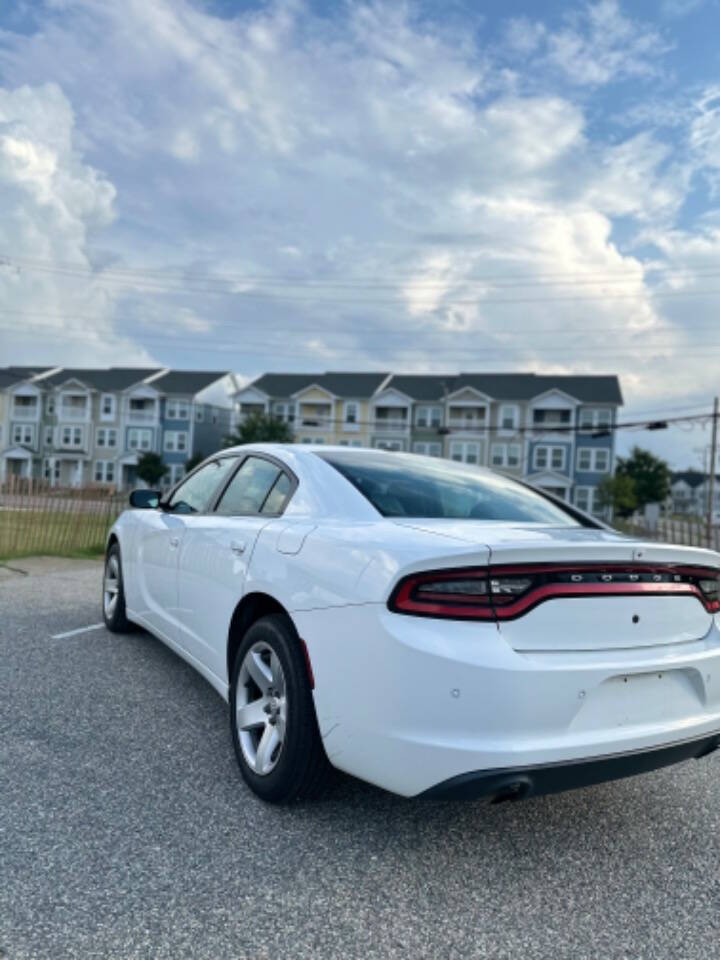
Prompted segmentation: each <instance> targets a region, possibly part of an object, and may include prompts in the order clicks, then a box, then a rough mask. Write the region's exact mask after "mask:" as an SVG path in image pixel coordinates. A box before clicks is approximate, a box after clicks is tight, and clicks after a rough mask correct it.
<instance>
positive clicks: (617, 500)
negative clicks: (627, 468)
mask: <svg viewBox="0 0 720 960" xmlns="http://www.w3.org/2000/svg"><path fill="white" fill-rule="evenodd" d="M597 495H598V501H599V504H600V506H601V507H612V512H613V516H615V517H629V516H631V515H632V514H633V513H634V512H635V510H636V509H637V505H638V502H637V497H636V496H635V481H634V480H633V478H632V477H629V476H627V475H626V474H621V473H616V474H615V476H614V477H606V478H605V479H604V480H603V481H602V483H601V484H600V486H599V487H598V493H597Z"/></svg>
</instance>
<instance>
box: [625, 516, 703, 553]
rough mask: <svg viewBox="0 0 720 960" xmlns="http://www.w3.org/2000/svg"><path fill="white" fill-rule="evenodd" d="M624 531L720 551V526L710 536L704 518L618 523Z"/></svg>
mask: <svg viewBox="0 0 720 960" xmlns="http://www.w3.org/2000/svg"><path fill="white" fill-rule="evenodd" d="M617 526H618V529H620V530H622V532H623V533H628V534H631V535H632V536H636V537H642V538H643V539H646V540H660V541H662V542H663V543H680V544H683V545H684V546H687V547H709V548H710V549H711V550H718V551H720V528H718V527H713V530H712V535H711V536H710V538H708V533H707V524H706V523H705V522H704V521H703V520H700V519H698V520H673V519H671V518H666V517H661V518H660V519H659V520H658V522H657V525H656V526H655V527H652V528H651V527H650V526H648V525H647V524H644V523H638V522H634V523H623V524H622V525H620V524H617Z"/></svg>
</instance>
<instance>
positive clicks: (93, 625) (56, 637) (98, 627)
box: [50, 623, 105, 640]
mask: <svg viewBox="0 0 720 960" xmlns="http://www.w3.org/2000/svg"><path fill="white" fill-rule="evenodd" d="M104 626H105V624H104V623H91V624H90V626H89V627H78V628H77V630H68V631H67V633H55V634H53V635H52V636H51V637H50V639H51V640H64V639H65V638H66V637H76V636H77V635H78V634H79V633H89V632H90V631H91V630H102V629H103V627H104Z"/></svg>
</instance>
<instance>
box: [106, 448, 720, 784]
mask: <svg viewBox="0 0 720 960" xmlns="http://www.w3.org/2000/svg"><path fill="white" fill-rule="evenodd" d="M130 502H131V506H132V507H133V508H134V509H131V510H128V511H126V512H125V513H123V514H122V516H121V517H120V518H119V519H118V521H117V522H116V524H115V525H114V527H113V528H112V530H111V532H110V535H109V539H108V544H107V559H106V566H105V576H104V584H103V608H104V617H105V622H106V624H107V626H108V628H109V629H110V630H113V631H117V632H121V631H123V630H126V629H129V628H130V627H131V625H132V624H139V625H140V626H142V627H144V628H146V629H147V630H149V631H150V632H151V633H153V634H155V635H156V636H157V637H159V638H160V639H161V640H163V641H164V642H165V643H167V644H168V646H170V647H171V648H172V649H173V650H175V651H176V652H177V653H178V654H180V656H182V657H184V658H185V659H186V660H187V661H188V662H189V663H190V664H192V666H193V667H195V668H196V669H197V670H198V671H199V672H200V673H201V674H202V675H203V676H204V677H205V678H206V679H207V680H208V681H209V682H210V683H211V684H212V685H213V686H214V687H215V689H216V690H217V691H218V693H219V694H220V695H221V696H222V697H223V698H224V699H225V700H227V701H229V704H230V718H231V728H232V737H233V741H234V745H235V750H236V753H237V758H238V761H239V765H240V770H241V771H242V775H243V777H244V779H245V780H246V782H247V783H248V784H249V786H250V787H251V788H252V789H253V790H254V791H255V792H256V793H257V794H258V795H259V796H260V797H262V798H263V799H265V800H270V801H275V802H281V801H287V800H291V799H294V798H297V797H309V796H312V795H313V794H315V793H317V792H318V791H319V790H320V788H321V786H322V785H323V782H324V780H325V777H326V775H327V773H328V771H329V769H330V767H331V766H334V767H338V768H339V769H341V770H344V771H346V772H348V773H350V774H354V775H355V776H357V777H361V778H362V779H364V780H368V781H370V782H371V783H374V784H377V785H379V786H381V787H384V788H386V789H387V790H392V791H394V792H396V793H399V794H402V795H404V796H417V795H424V796H432V797H440V798H444V797H447V798H455V797H468V798H473V797H479V796H486V797H489V798H491V799H493V800H503V799H510V798H518V797H522V796H526V795H532V794H539V793H551V792H555V791H558V790H563V789H567V788H569V787H575V786H584V785H587V784H592V783H598V782H600V781H603V780H609V779H614V778H617V777H623V776H628V775H630V774H634V773H640V772H643V771H647V770H651V769H655V768H657V767H661V766H664V765H667V764H670V763H674V762H676V761H679V760H684V759H686V758H691V757H701V756H704V755H705V754H707V753H710V752H711V751H712V750H714V749H716V747H717V746H718V745H719V744H720V629H719V623H718V617H717V614H718V611H720V589H719V579H718V577H719V574H720V555H718V554H716V553H714V552H711V551H708V550H701V549H695V548H690V547H679V546H669V545H664V544H657V543H644V542H638V541H634V540H631V539H628V538H626V537H624V536H621V535H619V534H617V533H615V532H613V531H611V530H609V529H607V528H605V527H604V526H602V525H601V524H598V523H597V522H595V521H593V520H592V519H591V518H590V517H587V516H585V515H584V514H582V513H580V512H579V511H577V510H575V509H574V508H572V507H570V506H565V505H561V504H560V503H558V502H557V501H555V500H554V498H552V497H551V496H549V495H547V496H546V495H544V494H542V493H541V492H538V491H534V490H532V489H530V488H529V487H527V486H525V485H523V484H521V483H518V482H515V481H513V480H510V479H508V478H506V477H504V476H501V475H499V474H497V473H493V472H492V471H489V470H482V469H478V468H475V467H467V466H464V465H461V464H457V463H452V462H448V461H446V460H437V459H430V458H426V457H419V456H414V455H409V454H401V453H386V452H383V451H379V450H361V449H354V448H353V449H351V448H348V447H310V446H299V445H298V446H295V445H273V444H257V445H252V446H246V447H236V448H232V449H228V450H224V451H222V452H221V453H218V454H217V455H216V456H214V457H212V458H211V459H209V460H207V461H205V463H203V464H202V465H201V466H199V467H198V468H197V469H196V470H195V471H194V472H193V473H191V474H189V475H188V476H187V477H186V478H185V479H184V480H183V481H182V482H181V483H180V484H179V485H178V486H176V487H175V488H174V489H173V490H172V491H171V493H170V494H169V495H167V496H166V497H162V496H161V495H160V494H159V493H158V492H154V491H149V490H138V491H134V492H133V494H132V495H131V501H130Z"/></svg>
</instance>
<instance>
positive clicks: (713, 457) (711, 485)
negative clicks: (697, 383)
mask: <svg viewBox="0 0 720 960" xmlns="http://www.w3.org/2000/svg"><path fill="white" fill-rule="evenodd" d="M717 433H718V398H717V397H715V402H714V403H713V421H712V440H711V443H710V478H709V482H708V505H707V541H708V547H711V548H712V543H713V510H714V507H715V469H716V464H717Z"/></svg>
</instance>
